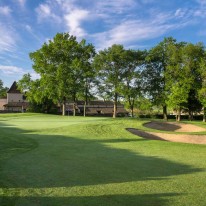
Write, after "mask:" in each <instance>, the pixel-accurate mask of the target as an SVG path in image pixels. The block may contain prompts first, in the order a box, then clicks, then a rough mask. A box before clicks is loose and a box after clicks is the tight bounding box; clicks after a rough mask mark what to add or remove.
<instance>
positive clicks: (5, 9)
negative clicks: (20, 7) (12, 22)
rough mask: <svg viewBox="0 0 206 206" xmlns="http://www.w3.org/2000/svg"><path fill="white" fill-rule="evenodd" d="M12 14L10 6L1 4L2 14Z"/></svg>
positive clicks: (0, 10) (0, 12)
mask: <svg viewBox="0 0 206 206" xmlns="http://www.w3.org/2000/svg"><path fill="white" fill-rule="evenodd" d="M10 14H11V9H10V8H9V7H8V6H0V15H5V16H9V15H10Z"/></svg>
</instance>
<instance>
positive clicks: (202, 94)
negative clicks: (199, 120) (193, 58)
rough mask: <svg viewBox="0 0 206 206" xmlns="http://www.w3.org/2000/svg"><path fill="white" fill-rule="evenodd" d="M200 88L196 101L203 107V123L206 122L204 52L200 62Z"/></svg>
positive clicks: (205, 63) (205, 60)
mask: <svg viewBox="0 0 206 206" xmlns="http://www.w3.org/2000/svg"><path fill="white" fill-rule="evenodd" d="M200 75H201V88H200V89H199V90H198V99H199V101H200V102H201V104H202V107H203V122H205V121H206V51H205V52H204V56H203V58H202V60H201V62H200Z"/></svg>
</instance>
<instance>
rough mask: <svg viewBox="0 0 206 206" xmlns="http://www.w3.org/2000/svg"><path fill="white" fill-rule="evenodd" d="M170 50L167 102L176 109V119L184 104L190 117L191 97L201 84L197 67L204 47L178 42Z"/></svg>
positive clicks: (194, 95) (191, 108)
mask: <svg viewBox="0 0 206 206" xmlns="http://www.w3.org/2000/svg"><path fill="white" fill-rule="evenodd" d="M171 51H172V52H171V58H170V60H171V61H170V64H169V66H168V67H167V87H168V90H169V96H168V104H169V105H170V106H173V107H174V108H176V109H177V111H178V118H177V120H178V121H180V114H181V109H182V108H183V107H185V106H186V107H187V109H188V111H189V115H190V119H191V116H192V110H193V109H194V108H193V106H192V101H191V99H193V101H194V99H195V98H196V96H197V95H196V94H197V91H198V88H200V86H201V77H200V73H199V68H200V61H201V59H202V56H203V53H204V48H203V45H202V44H196V45H194V44H191V43H187V44H186V43H179V44H176V45H175V46H173V48H172V49H171ZM197 106H198V105H196V107H197Z"/></svg>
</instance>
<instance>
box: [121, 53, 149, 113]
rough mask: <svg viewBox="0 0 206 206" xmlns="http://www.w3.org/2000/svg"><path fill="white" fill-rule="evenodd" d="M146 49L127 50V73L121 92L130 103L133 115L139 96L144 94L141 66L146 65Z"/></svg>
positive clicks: (127, 102)
mask: <svg viewBox="0 0 206 206" xmlns="http://www.w3.org/2000/svg"><path fill="white" fill-rule="evenodd" d="M145 55H146V51H140V50H137V51H135V50H126V55H125V63H126V67H125V73H124V78H123V82H122V87H121V94H122V95H123V97H124V98H125V100H126V104H128V105H129V109H130V111H131V115H132V117H133V116H134V106H135V102H136V100H137V99H138V98H140V97H141V96H142V78H141V70H142V69H141V67H142V66H143V65H144V60H145Z"/></svg>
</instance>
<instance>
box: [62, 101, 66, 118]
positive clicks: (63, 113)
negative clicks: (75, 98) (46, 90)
mask: <svg viewBox="0 0 206 206" xmlns="http://www.w3.org/2000/svg"><path fill="white" fill-rule="evenodd" d="M65 110H66V103H65V101H63V104H62V115H63V116H65Z"/></svg>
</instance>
